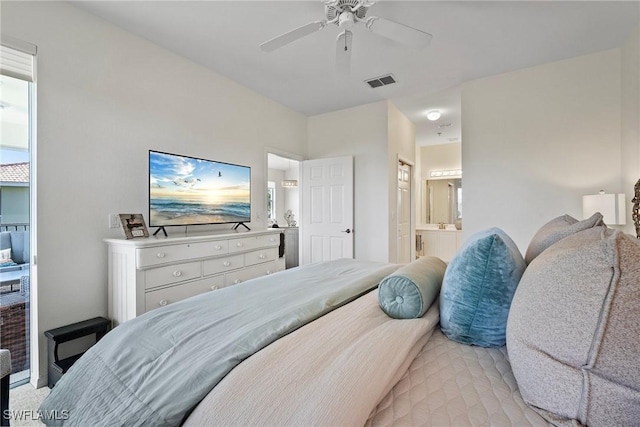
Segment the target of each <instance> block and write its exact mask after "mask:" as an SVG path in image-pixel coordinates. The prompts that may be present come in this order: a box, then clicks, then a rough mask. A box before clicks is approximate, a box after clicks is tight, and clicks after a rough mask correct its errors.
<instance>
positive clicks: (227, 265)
mask: <svg viewBox="0 0 640 427" xmlns="http://www.w3.org/2000/svg"><path fill="white" fill-rule="evenodd" d="M222 265H224V266H225V267H229V266H230V265H231V263H230V262H229V261H225V262H223V263H222Z"/></svg>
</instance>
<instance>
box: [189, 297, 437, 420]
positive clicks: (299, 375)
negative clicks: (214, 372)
mask: <svg viewBox="0 0 640 427" xmlns="http://www.w3.org/2000/svg"><path fill="white" fill-rule="evenodd" d="M377 295H378V292H377V290H374V291H372V292H370V293H368V294H366V295H364V296H362V297H361V298H359V299H357V300H355V301H353V302H352V303H350V304H348V305H346V306H344V307H341V308H339V309H336V310H335V311H333V312H331V313H329V314H327V315H325V316H323V317H321V318H320V319H318V320H316V321H314V322H312V323H310V324H308V325H306V326H304V327H302V328H300V329H298V330H296V331H294V332H292V333H291V334H289V335H287V336H285V337H284V338H281V339H279V340H278V341H276V342H274V343H273V344H271V345H270V346H268V347H266V348H264V349H263V350H261V351H259V352H258V353H256V354H254V355H253V356H251V357H250V358H248V359H246V360H245V361H243V362H242V363H241V364H240V365H238V366H237V367H236V368H235V369H234V370H233V371H231V372H230V373H229V374H228V375H227V376H226V377H225V378H224V379H223V380H222V381H220V383H219V384H218V385H217V386H216V388H215V389H213V390H212V391H211V392H210V393H209V394H208V395H207V396H206V397H205V398H204V399H203V401H202V402H201V403H200V404H199V405H198V406H197V407H196V408H195V410H194V411H193V412H192V413H191V415H190V416H189V418H188V419H187V420H186V422H185V423H184V426H185V427H193V426H204V425H217V426H229V425H238V426H266V425H268V426H283V425H288V426H312V425H318V426H319V425H322V426H358V425H360V426H361V425H363V424H364V423H365V422H366V420H367V418H368V417H369V415H370V414H371V412H372V411H373V410H374V408H375V407H376V405H377V403H378V402H380V400H381V399H382V398H383V397H384V396H385V395H386V394H387V393H388V392H389V390H390V389H391V387H393V385H394V384H395V383H396V382H397V381H398V380H399V379H400V377H401V376H402V375H403V374H404V373H405V371H406V370H407V368H408V366H409V365H410V364H411V362H412V361H413V359H414V358H415V356H416V355H417V354H418V353H419V351H420V349H421V348H422V347H423V346H424V344H425V343H426V342H427V340H428V339H429V337H430V336H431V333H432V332H433V330H434V328H435V326H436V325H437V323H438V309H437V304H434V305H433V306H432V307H431V308H430V309H429V311H428V312H427V313H426V314H425V315H424V316H423V317H422V318H420V319H410V320H397V319H391V318H389V317H388V316H387V315H386V314H384V312H383V311H382V310H381V309H380V306H379V305H378V298H377Z"/></svg>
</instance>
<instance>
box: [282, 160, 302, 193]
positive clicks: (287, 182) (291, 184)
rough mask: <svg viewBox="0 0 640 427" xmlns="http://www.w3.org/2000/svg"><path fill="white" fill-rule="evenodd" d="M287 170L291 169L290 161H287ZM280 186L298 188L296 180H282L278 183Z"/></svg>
mask: <svg viewBox="0 0 640 427" xmlns="http://www.w3.org/2000/svg"><path fill="white" fill-rule="evenodd" d="M289 169H291V159H289ZM280 185H282V186H283V187H284V188H294V187H297V186H298V180H297V179H283V180H282V181H281V182H280Z"/></svg>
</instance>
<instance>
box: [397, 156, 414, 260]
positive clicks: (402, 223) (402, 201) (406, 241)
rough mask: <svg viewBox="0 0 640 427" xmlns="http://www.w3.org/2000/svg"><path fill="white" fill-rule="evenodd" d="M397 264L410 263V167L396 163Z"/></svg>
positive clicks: (402, 163) (401, 162)
mask: <svg viewBox="0 0 640 427" xmlns="http://www.w3.org/2000/svg"><path fill="white" fill-rule="evenodd" d="M397 218H398V244H397V248H396V250H397V252H396V253H397V257H398V261H397V262H398V263H402V264H405V263H409V262H411V166H410V165H408V164H406V163H404V162H403V161H402V160H401V161H399V162H398V215H397Z"/></svg>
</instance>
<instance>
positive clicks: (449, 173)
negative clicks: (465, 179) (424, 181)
mask: <svg viewBox="0 0 640 427" xmlns="http://www.w3.org/2000/svg"><path fill="white" fill-rule="evenodd" d="M461 176H462V169H449V170H442V171H430V172H429V177H431V178H452V177H455V178H460V177H461Z"/></svg>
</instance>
